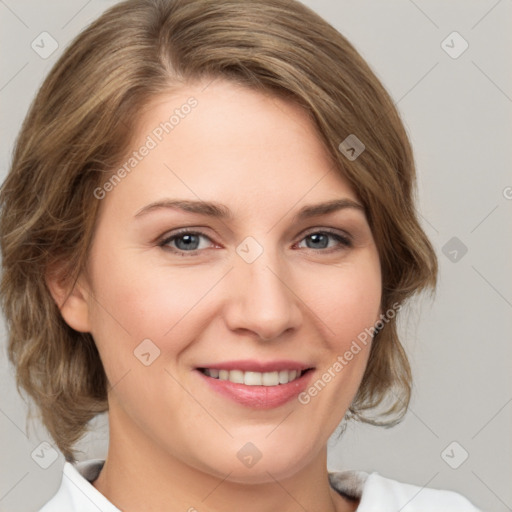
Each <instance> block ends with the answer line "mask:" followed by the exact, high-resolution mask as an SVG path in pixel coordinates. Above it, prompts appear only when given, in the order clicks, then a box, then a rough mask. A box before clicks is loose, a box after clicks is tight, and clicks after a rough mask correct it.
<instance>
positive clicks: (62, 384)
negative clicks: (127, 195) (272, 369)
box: [0, 0, 437, 461]
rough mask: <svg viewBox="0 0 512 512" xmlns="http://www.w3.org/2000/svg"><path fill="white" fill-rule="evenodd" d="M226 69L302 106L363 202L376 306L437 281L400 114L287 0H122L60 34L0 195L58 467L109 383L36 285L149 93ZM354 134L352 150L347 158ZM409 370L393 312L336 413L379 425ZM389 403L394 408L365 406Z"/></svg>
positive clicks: (20, 360) (8, 297)
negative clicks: (355, 150) (374, 266)
mask: <svg viewBox="0 0 512 512" xmlns="http://www.w3.org/2000/svg"><path fill="white" fill-rule="evenodd" d="M213 78H224V79H228V80H233V81H236V82H237V83H240V84H244V85H246V86H248V87H251V88H256V89H257V90H260V91H262V92H265V93H270V94H274V95H284V96H286V97H288V98H289V99H291V100H293V101H295V102H297V103H298V104H300V105H301V106H302V107H303V108H304V109H306V111H307V112H308V113H309V114H310V115H311V118H312V120H313V121H314V122H315V123H316V125H317V128H318V133H319V135H320V137H321V138H322V140H323V141H324V142H325V144H326V146H327V149H328V150H329V152H330V153H331V155H332V158H333V161H334V162H335V164H336V170H337V172H339V173H340V175H341V176H343V177H344V178H345V179H348V180H349V182H350V183H351V184H352V186H353V187H354V189H355V191H356V192H357V194H358V195H359V197H360V199H361V201H363V204H364V206H365V208H366V213H367V217H368V221H369V224H370V227H371V229H372V232H373V234H374V237H375V241H376V244H377V247H378V251H379V255H380V262H381V269H382V286H383V293H382V304H381V307H382V311H387V310H389V309H390V308H392V307H393V305H395V304H400V305H401V304H403V303H404V301H405V299H407V298H409V297H410V296H412V295H413V294H414V293H416V292H418V291H420V290H423V289H427V288H431V290H434V289H435V284H436V279H437V260H436V256H435V253H434V251H433V249H432V246H431V244H430V243H429V241H428V239H427V237H426V235H425V233H424V232H423V230H422V229H421V227H420V225H419V222H418V219H417V214H416V211H415V206H414V193H415V189H414V187H415V167H414V161H413V156H412V151H411V147H410V143H409V140H408V137H407V134H406V132H405V129H404V127H403V125H402V122H401V120H400V117H399V114H398V112H397V110H396V108H395V106H394V104H393V101H392V100H391V98H390V96H389V95H388V93H387V92H386V91H385V89H384V88H383V86H382V85H381V83H380V82H379V80H378V79H377V77H376V76H375V74H374V73H373V72H372V71H371V69H370V68H369V66H368V65H367V63H366V62H365V61H364V60H363V58H362V57H361V56H360V55H359V53H358V52H357V51H356V50H355V49H354V47H353V46H352V45H351V44H350V43H349V42H348V41H347V40H346V39H345V38H344V37H343V36H342V35H341V34H340V33H339V32H337V31H336V30H335V29H334V28H333V27H332V26H331V25H329V24H328V23H327V22H326V21H325V20H323V19H322V18H320V17H319V16H318V15H316V14H315V13H314V12H313V11H311V10H310V9H308V8H307V7H305V6H304V5H302V4H301V3H299V2H297V1H295V0H251V1H250V2H247V1H241V0H216V1H215V2H211V1H205V0H128V1H125V2H122V3H120V4H117V5H116V6H114V7H113V8H111V9H109V10H108V11H106V12H105V13H104V14H103V15H102V16H101V17H100V18H99V19H97V20H96V21H95V22H93V23H92V24H91V25H90V26H89V27H88V28H87V29H85V30H84V31H83V32H82V33H81V34H79V35H78V37H77V38H76V39H75V40H74V41H73V42H72V44H71V45H70V46H69V47H68V49H67V50H66V51H65V52H64V53H63V55H62V56H61V57H60V59H59V60H58V61H57V63H56V64H55V66H54V67H53V69H52V70H51V72H50V74H49V75H48V77H47V78H46V80H45V81H44V83H43V85H42V86H41V88H40V90H39V92H38V94H37V96H36V98H35V100H34V101H33V103H32V106H31V108H30V110H29V112H28V114H27V117H26V119H25V121H24V123H23V126H22V129H21V132H20V134H19V136H18V139H17V142H16V147H15V150H14V157H13V162H12V167H11V169H10V172H9V174H8V176H7V179H6V180H5V182H4V184H3V187H2V189H1V192H0V207H1V214H0V215H1V216H0V230H1V250H2V258H3V267H4V270H3V275H2V281H1V288H0V293H1V301H2V307H3V310H4V313H5V317H6V320H7V325H8V331H9V346H8V351H9V357H10V360H11V361H12V362H13V364H14V365H15V367H16V372H17V373H16V375H17V383H18V387H19V388H23V389H24V390H25V391H26V392H27V393H28V395H30V396H31V397H32V399H33V400H34V401H35V403H36V404H37V406H38V407H39V409H40V411H41V414H42V420H43V422H44V424H45V426H46V427H47V429H48V431H49V432H50V434H51V435H52V437H53V438H54V439H55V442H56V443H57V445H58V447H59V448H60V450H61V451H62V452H63V454H64V455H65V457H66V459H67V460H70V461H72V460H74V456H75V455H74V451H73V445H74V443H75V442H76V441H77V440H78V439H79V438H80V437H81V436H82V435H83V433H84V432H85V429H86V427H87V423H88V421H89V420H90V419H91V418H93V417H94V416H95V415H97V414H98V413H100V412H103V411H106V410H107V409H108V405H107V391H108V389H107V379H106V376H105V373H104V370H103V366H102V363H101V361H100V358H99V355H98V352H97V350H96V347H95V344H94V340H93V338H92V336H91V335H90V334H88V333H81V332H77V331H75V330H73V329H71V328H70V327H69V326H68V325H67V324H66V323H65V322H64V320H63V319H62V317H61V315H60V312H59V309H58V307H57V305H56V304H55V302H54V300H53V299H52V296H51V294H50V292H49V289H48V287H47V285H46V282H45V276H46V275H47V273H48V272H50V271H51V269H53V268H56V267H58V264H59V263H60V264H61V265H62V266H63V269H64V271H63V273H62V275H63V278H65V279H69V280H70V282H74V281H76V279H77V277H78V275H79V274H80V272H81V271H82V270H83V269H84V268H85V263H86V259H87V256H88V248H89V245H90V241H91V236H92V233H93V230H94V223H95V219H96V214H97V210H98V204H99V200H98V199H97V198H96V196H95V195H94V190H95V189H96V188H97V187H98V186H99V185H100V184H101V183H102V182H103V181H104V179H105V175H106V174H109V173H111V172H112V169H113V168H114V167H115V166H116V165H118V163H119V162H121V161H123V156H124V155H125V152H126V151H127V148H128V144H129V139H130V134H131V133H132V132H133V126H134V124H135V122H136V121H137V119H138V114H139V115H140V111H141V109H142V108H143V107H144V106H145V105H147V104H148V102H149V101H150V100H151V98H153V97H154V96H155V95H157V94H161V93H163V92H169V91H172V89H173V88H174V87H179V86H183V85H185V84H187V83H191V82H193V81H197V80H201V79H213ZM351 134H354V135H356V136H357V138H358V139H360V140H361V141H362V142H363V143H364V145H365V150H364V151H363V152H362V153H361V154H360V155H359V156H358V157H357V158H356V159H349V158H347V155H346V154H344V153H342V152H341V151H340V150H339V145H340V143H341V142H342V141H343V140H345V139H346V138H347V136H349V135H351ZM410 392H411V374H410V368H409V364H408V361H407V358H406V355H405V353H404V350H403V348H402V346H401V344H400V341H399V339H398V334H397V329H396V317H394V318H391V319H389V321H386V322H385V323H384V324H383V328H382V329H381V330H380V331H379V333H378V335H377V336H376V337H375V339H374V342H373V344H372V348H371V352H370V357H369V361H368V365H367V368H366V372H365V374H364V377H363V380H362V383H361V385H360V388H359V390H358V393H357V395H356V397H355V399H354V401H353V403H352V405H351V407H350V409H349V411H348V416H349V417H354V418H357V419H359V420H361V421H366V422H369V423H373V424H381V425H391V424H394V423H396V422H397V421H399V420H400V419H401V418H402V416H403V414H404V413H405V411H406V409H407V406H408V403H409V399H410ZM390 396H391V403H388V406H386V407H385V408H384V410H381V411H380V412H379V414H378V415H376V414H375V413H374V414H373V415H372V411H373V412H374V411H375V409H376V408H377V409H378V408H379V406H381V407H380V409H382V405H383V404H385V402H386V400H387V399H389V397H390Z"/></svg>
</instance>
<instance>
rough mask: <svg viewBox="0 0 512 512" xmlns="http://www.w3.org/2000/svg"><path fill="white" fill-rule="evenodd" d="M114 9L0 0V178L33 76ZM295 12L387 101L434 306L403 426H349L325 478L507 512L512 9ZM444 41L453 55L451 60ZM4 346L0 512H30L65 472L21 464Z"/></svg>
mask: <svg viewBox="0 0 512 512" xmlns="http://www.w3.org/2000/svg"><path fill="white" fill-rule="evenodd" d="M113 3H114V2H111V1H100V0H89V1H85V0H84V1H82V0H81V1H64V0H58V1H57V0H54V1H48V2H36V1H35V0H31V1H28V0H21V1H14V0H0V38H1V40H0V45H1V46H0V47H1V48H2V53H1V56H0V59H1V69H2V72H1V77H0V100H1V123H0V171H1V173H2V180H3V177H4V176H5V173H6V170H7V168H8V167H9V162H10V158H11V156H10V155H11V149H12V146H13V142H14V139H15V136H16V133H17V132H18V130H19V127H20V125H21V122H22V120H23V117H24V115H25V113H26V111H27V108H28V106H29V102H30V101H31V100H32V98H33V96H34V94H35V92H36V90H37V88H38V86H39V85H40V83H41V82H42V79H43V77H44V76H45V75H46V74H47V72H48V71H49V70H50V67H51V66H52V64H53V63H54V62H55V61H56V59H57V58H58V56H59V55H60V54H61V52H62V50H63V48H64V47H65V46H66V45H67V43H68V42H69V41H70V40H71V38H72V37H74V36H75V35H76V34H77V33H78V32H79V31H80V30H81V29H82V28H83V27H85V26H86V25H87V24H88V23H89V22H90V21H92V20H93V19H94V18H95V17H97V16H98V15H99V14H100V13H101V12H102V11H103V10H104V9H105V8H107V7H108V6H110V5H112V4H113ZM304 3H306V4H307V5H309V6H310V7H312V8H313V9H315V10H316V11H317V12H318V13H319V14H320V15H322V16H324V17H325V18H326V19H327V20H328V21H330V22H331V23H332V24H333V25H334V26H335V27H336V28H337V29H338V30H340V31H341V32H342V33H343V34H344V35H345V36H346V37H347V38H348V39H349V40H350V41H351V42H352V43H353V44H354V45H355V46H356V48H357V49H358V50H359V51H360V53H361V54H362V55H363V57H364V58H366V59H367V60H368V62H369V63H370V65H371V66H372V68H373V69H374V71H375V72H376V73H377V75H378V77H379V78H380V79H381V80H382V82H383V83H384V85H385V86H386V87H387V89H388V90H389V91H390V93H391V95H392V97H393V98H394V100H395V101H396V103H397V105H398V108H399V110H400V111H401V113H402V116H403V119H404V122H405V125H406V127H407V130H408V133H409V135H410V137H411V139H412V143H413V146H414V149H415V155H416V163H417V167H418V185H419V207H420V211H421V215H422V219H423V225H424V228H425V230H426V232H427V234H428V235H429V236H430V238H431V240H432V242H433V244H434V246H435V248H436V252H437V254H438V256H439V261H440V283H439V289H438V292H437V295H436V298H435V300H434V301H430V300H418V301H416V302H415V303H414V304H413V305H412V306H411V308H410V312H409V314H408V316H407V318H406V319H404V321H403V322H402V324H401V331H402V333H403V341H404V344H405V345H406V348H407V350H408V353H409V355H410V359H411V363H412V366H413V371H414V377H415V388H414V394H413V399H412V403H411V407H410V411H409V413H408V415H407V417H406V419H405V420H404V421H403V423H401V424H400V425H398V426H397V427H394V428H392V429H382V428H375V427H369V426H365V425H360V424H354V425H352V426H350V427H349V428H348V430H347V432H346V433H345V435H344V436H343V437H342V438H341V440H339V441H336V436H333V438H332V439H331V442H330V445H329V448H330V450H329V461H328V462H329V469H345V468H353V469H363V470H365V471H378V472H379V473H380V474H382V475H384V476H387V477H390V478H395V479H397V480H401V481H405V482H409V483H413V484H416V485H420V486H429V487H434V488H447V489H453V490H456V491H458V492H460V493H462V494H464V495H465V496H467V497H468V498H469V499H470V500H471V501H472V502H473V503H474V504H475V505H477V506H478V507H480V508H481V509H483V510H487V511H493V512H502V511H508V510H512V487H511V486H510V482H511V477H512V438H511V435H510V432H511V428H510V427H511V424H512V386H511V383H512V382H511V381H512V372H511V371H510V369H511V364H510V363H511V356H512V343H511V342H510V341H511V339H510V338H511V336H510V333H511V332H512V321H511V319H512V316H511V312H512V311H511V308H512V289H511V283H512V280H511V277H512V276H511V274H512V268H511V263H510V260H511V257H510V256H511V254H512V251H511V245H512V243H511V236H510V234H511V233H512V215H511V212H512V175H511V173H510V168H511V160H512V157H511V151H510V140H511V131H512V123H511V121H512V99H511V98H512V80H511V75H512V70H511V67H510V64H509V63H510V62H511V61H512V60H511V57H512V55H511V53H512V44H511V43H512V31H511V30H510V28H511V27H510V21H511V15H512V2H511V1H510V0H499V1H496V0H489V1H487V0H485V1H484V0H482V1H467V0H458V1H451V2H449V3H448V2H444V1H442V0H430V1H427V0H415V1H412V0H400V1H399V0H396V1H387V2H378V1H373V2H372V1H369V0H358V1H356V0H343V1H336V0H308V1H306V2H304ZM43 31H46V32H48V33H50V34H51V36H52V37H53V38H54V39H55V40H56V41H57V42H58V45H59V48H58V49H57V50H56V51H55V52H54V53H53V54H52V55H51V56H50V57H48V58H47V59H43V58H41V57H40V56H39V55H38V54H37V53H36V52H35V51H34V50H33V49H32V48H31V43H32V41H34V40H37V39H36V38H37V37H38V36H39V34H41V33H42V32H43ZM453 31H457V32H458V33H460V35H461V36H462V37H463V38H464V39H465V40H466V41H467V42H468V44H469V47H468V49H467V50H466V51H465V52H464V53H462V55H460V56H459V57H458V58H452V57H450V56H449V55H448V54H447V53H446V52H445V50H444V49H443V47H442V46H441V44H442V41H443V40H445V39H446V38H447V36H448V35H449V34H451V33H452V32H453ZM451 40H453V37H452V39H448V43H447V44H449V45H450V46H453V48H452V50H451V51H452V52H453V51H455V50H457V49H458V48H461V46H460V41H457V40H454V42H453V43H452V42H451ZM507 187H508V188H507ZM453 237H456V238H457V240H455V241H453V240H452V241H451V242H450V243H449V244H448V245H446V244H447V243H448V242H449V241H450V240H451V239H452V238H453ZM462 244H463V245H464V246H465V247H467V253H466V254H465V255H462V251H461V248H462V247H463V246H462ZM443 248H444V253H446V255H445V254H444V253H443ZM453 250H456V251H457V254H456V256H457V259H456V260H455V261H452V260H453V258H454V256H455V253H453ZM450 253H451V254H450ZM1 333H2V352H1V354H2V357H1V362H0V385H1V390H2V400H1V404H0V432H1V437H0V450H1V455H0V460H1V461H2V462H1V464H0V510H2V511H7V510H8V511H13V512H14V511H23V512H27V511H32V510H37V508H38V507H39V506H41V505H42V504H43V503H44V502H46V501H47V500H48V499H49V498H50V497H51V495H53V493H54V492H55V491H56V489H57V487H58V485H59V482H60V478H61V468H62V465H63V463H64V460H63V457H62V455H59V456H58V458H57V459H56V460H55V462H54V463H52V464H51V465H50V466H49V467H48V468H47V469H43V468H41V467H40V466H39V465H38V464H37V463H36V462H35V459H37V457H35V456H34V457H32V456H31V453H33V452H34V450H36V452H34V453H38V452H37V450H39V451H40V450H41V448H38V446H39V445H40V443H41V442H44V441H47V442H51V439H50V438H49V436H48V434H47V433H45V431H44V429H43V428H42V427H41V426H40V425H39V424H38V423H37V421H33V422H30V423H28V424H27V423H26V414H27V407H26V405H25V404H24V402H23V401H22V400H21V399H20V398H19V396H18V394H17V392H16V388H15V385H14V380H13V377H12V369H10V368H9V367H8V365H7V363H6V358H5V332H4V329H3V326H2V331H1ZM95 426H96V430H95V431H94V432H93V433H91V434H90V435H88V436H87V437H86V438H85V439H84V440H83V441H82V442H81V444H80V446H81V448H82V450H83V456H82V458H83V459H87V458H94V457H103V456H104V455H105V449H106V443H107V437H108V435H107V423H106V418H101V417H100V418H98V421H96V422H95ZM454 441H455V442H456V443H457V444H455V445H453V444H451V443H452V442H454ZM450 445H451V446H450ZM447 447H448V448H447ZM465 452H467V454H468V458H467V460H465V461H464V462H463V463H462V464H460V462H461V461H462V460H463V457H464V455H465ZM443 454H444V456H443ZM47 460H48V459H47ZM446 461H448V462H450V464H451V465H452V466H457V465H458V464H460V466H459V467H458V468H457V469H453V468H452V467H450V465H449V464H448V463H447V462H446Z"/></svg>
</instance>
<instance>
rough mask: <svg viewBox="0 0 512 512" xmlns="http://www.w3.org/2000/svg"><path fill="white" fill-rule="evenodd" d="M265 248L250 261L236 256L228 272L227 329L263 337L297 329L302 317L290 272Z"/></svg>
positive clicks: (271, 338)
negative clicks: (257, 256) (233, 266)
mask: <svg viewBox="0 0 512 512" xmlns="http://www.w3.org/2000/svg"><path fill="white" fill-rule="evenodd" d="M269 252H270V251H268V250H267V251H264V252H263V254H262V255H261V256H260V257H259V258H258V259H256V261H253V262H252V263H247V262H246V261H243V260H242V259H241V258H240V259H237V262H236V263H235V268H234V269H233V270H232V271H231V272H230V273H229V279H228V283H227V287H228V289H229V292H228V293H229V298H230V300H229V304H227V307H226V311H225V313H226V322H227V324H228V327H229V328H230V329H231V330H233V331H235V330H246V331H250V332H252V333H255V334H256V335H257V336H258V337H259V338H260V339H262V340H265V341H269V340H273V339H276V338H279V336H281V335H282V334H283V333H285V332H286V331H288V330H293V329H297V328H298V327H299V325H300V323H301V321H302V312H301V309H300V307H299V305H300V304H301V300H300V298H299V297H298V296H297V294H296V292H295V291H294V288H295V287H294V284H293V279H292V277H291V273H290V272H289V271H288V270H287V269H286V268H285V266H284V264H283V263H280V262H279V261H278V260H277V258H273V257H270V256H269Z"/></svg>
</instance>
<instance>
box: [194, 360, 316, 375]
mask: <svg viewBox="0 0 512 512" xmlns="http://www.w3.org/2000/svg"><path fill="white" fill-rule="evenodd" d="M198 368H209V369H213V370H242V371H244V372H260V373H265V372H277V371H280V370H297V371H303V370H308V369H310V368H313V366H312V365H310V364H304V363H300V362H298V361H291V360H284V359H283V360H279V361H255V360H249V359H245V360H239V361H224V362H222V363H211V364H205V365H203V366H198Z"/></svg>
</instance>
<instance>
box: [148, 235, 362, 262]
mask: <svg viewBox="0 0 512 512" xmlns="http://www.w3.org/2000/svg"><path fill="white" fill-rule="evenodd" d="M318 234H322V235H329V236H331V237H332V238H334V239H336V240H337V241H338V242H339V243H340V244H341V247H338V248H332V247H331V248H330V249H311V248H307V249H308V250H310V251H321V252H325V253H328V254H330V253H332V252H337V251H340V250H343V249H347V248H350V247H352V245H353V244H352V241H351V240H350V238H349V237H347V236H343V235H341V234H339V233H337V232H334V231H331V230H329V229H322V230H317V231H310V232H309V233H306V234H305V235H304V236H303V237H302V238H301V240H299V242H302V240H304V239H305V238H307V237H308V236H311V235H318ZM184 235H196V236H202V237H205V238H207V239H208V240H210V241H212V240H211V239H210V237H209V236H208V235H205V234H204V233H202V232H201V231H192V230H188V229H183V230H180V231H177V232H176V233H173V234H172V235H171V236H168V237H166V238H164V239H163V240H162V241H160V242H159V243H158V246H159V247H161V248H162V249H164V250H167V251H170V252H172V253H175V254H179V255H180V256H183V257H188V256H197V255H198V253H199V252H201V251H202V250H204V249H194V250H192V251H183V250H181V249H176V248H173V247H169V244H170V243H171V242H173V241H174V240H176V239H178V238H181V237H182V236H184Z"/></svg>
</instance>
